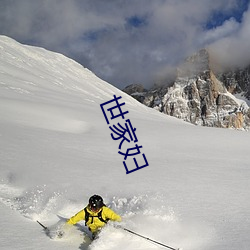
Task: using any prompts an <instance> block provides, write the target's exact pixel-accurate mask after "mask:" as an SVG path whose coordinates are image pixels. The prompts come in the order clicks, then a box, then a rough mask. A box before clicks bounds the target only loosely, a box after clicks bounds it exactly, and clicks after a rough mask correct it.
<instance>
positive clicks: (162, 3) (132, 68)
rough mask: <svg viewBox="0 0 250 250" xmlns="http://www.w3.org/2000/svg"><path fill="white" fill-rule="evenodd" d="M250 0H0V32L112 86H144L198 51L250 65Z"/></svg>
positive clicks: (223, 59)
mask: <svg viewBox="0 0 250 250" xmlns="http://www.w3.org/2000/svg"><path fill="white" fill-rule="evenodd" d="M249 1H250V0H0V34H2V35H7V36H9V37H12V38H14V39H16V40H17V41H19V42H22V43H25V44H30V45H36V46H41V47H44V48H47V49H49V50H52V51H57V52H61V53H63V54H65V55H67V56H69V57H70V58H73V59H75V60H76V61H78V62H80V63H81V64H82V65H83V66H84V67H87V68H89V69H90V70H91V71H93V72H94V73H95V74H96V75H98V76H99V77H101V78H102V79H104V80H106V81H108V82H110V83H111V84H113V85H115V86H117V87H119V88H124V87H125V86H126V85H128V84H131V83H142V84H144V85H145V86H149V85H150V84H152V83H153V82H156V81H159V80H161V79H164V77H165V76H166V74H167V72H168V71H169V69H171V68H173V67H174V66H176V65H177V64H178V63H179V62H180V61H181V60H182V59H183V58H186V57H187V56H189V55H191V54H192V53H193V52H195V51H197V50H199V49H200V48H204V47H208V46H210V47H212V48H213V51H214V52H216V54H217V56H218V59H219V60H222V61H223V62H224V63H228V62H231V63H232V62H234V63H236V62H237V63H239V62H240V63H249V62H250V8H248V5H249Z"/></svg>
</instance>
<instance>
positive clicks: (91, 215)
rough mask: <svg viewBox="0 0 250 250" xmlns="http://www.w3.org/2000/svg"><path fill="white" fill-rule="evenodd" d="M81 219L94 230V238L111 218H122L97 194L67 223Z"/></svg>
mask: <svg viewBox="0 0 250 250" xmlns="http://www.w3.org/2000/svg"><path fill="white" fill-rule="evenodd" d="M80 220H85V226H87V227H88V228H89V230H90V231H91V232H92V238H93V239H94V238H95V237H96V236H97V234H98V232H99V231H100V230H101V228H102V227H104V226H105V224H106V223H107V222H108V221H109V220H112V221H118V222H120V221H121V220H122V219H121V217H120V216H119V215H118V214H116V213H115V212H114V211H113V210H111V209H110V208H108V207H106V206H105V204H104V203H103V199H102V197H101V196H99V195H96V194H95V195H93V196H91V197H90V198H89V204H88V205H87V206H86V207H85V208H84V209H82V210H81V211H79V212H78V213H77V214H75V215H74V216H72V217H71V218H70V219H69V220H68V221H67V224H69V225H74V224H76V223H77V222H78V221H80Z"/></svg>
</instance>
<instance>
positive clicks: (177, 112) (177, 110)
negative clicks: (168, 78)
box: [126, 49, 250, 129]
mask: <svg viewBox="0 0 250 250" xmlns="http://www.w3.org/2000/svg"><path fill="white" fill-rule="evenodd" d="M210 64H211V60H210V55H209V52H208V50H206V49H202V50H200V51H198V52H197V53H195V54H194V55H192V56H190V57H188V58H187V59H186V60H185V61H184V62H183V63H182V64H181V65H180V66H179V67H178V69H177V76H176V79H175V81H174V82H173V84H171V86H169V85H168V86H164V85H163V86H161V87H154V88H152V89H151V90H149V91H146V90H145V89H143V88H142V87H140V90H141V91H138V86H137V91H136V92H133V91H132V92H130V93H129V94H130V95H132V96H133V97H135V98H136V99H137V100H138V101H140V102H142V103H144V104H145V105H147V106H149V107H152V108H155V109H157V110H159V111H160V112H163V113H165V114H167V115H171V116H175V117H177V118H180V119H183V120H185V121H187V122H191V123H193V124H196V125H202V126H211V127H223V128H236V129H248V128H249V127H250V109H249V106H248V105H247V103H246V102H245V101H244V100H241V99H238V98H236V97H235V96H234V95H233V94H234V93H236V92H237V93H239V92H241V93H245V96H246V93H248V92H247V90H246V89H245V88H247V87H248V86H249V85H250V83H249V80H250V77H249V76H250V74H249V71H246V70H242V71H240V72H238V73H236V72H226V73H220V74H216V73H214V71H213V70H212V68H213V67H212V65H210ZM249 70H250V67H249ZM247 72H248V73H247ZM130 89H131V87H130ZM142 89H143V91H142ZM126 92H127V91H126ZM127 93H128V92H127ZM249 93H250V91H249ZM249 96H250V95H249Z"/></svg>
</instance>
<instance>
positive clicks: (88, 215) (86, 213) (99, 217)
mask: <svg viewBox="0 0 250 250" xmlns="http://www.w3.org/2000/svg"><path fill="white" fill-rule="evenodd" d="M104 206H105V205H104ZM84 212H85V219H84V220H85V226H87V222H88V221H89V219H90V218H91V219H92V221H91V223H90V224H92V223H93V221H94V217H97V218H98V219H99V220H100V221H102V222H104V223H107V222H108V221H109V219H107V220H104V219H103V218H102V210H101V211H100V212H99V213H98V214H97V215H96V216H93V215H90V213H89V212H88V210H87V207H85V208H84Z"/></svg>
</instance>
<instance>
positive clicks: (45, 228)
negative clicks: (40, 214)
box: [36, 220, 48, 231]
mask: <svg viewBox="0 0 250 250" xmlns="http://www.w3.org/2000/svg"><path fill="white" fill-rule="evenodd" d="M36 222H37V223H38V224H39V225H40V226H42V227H43V229H44V230H45V231H46V230H48V228H47V227H45V226H44V225H43V224H42V223H41V222H40V221H38V220H37V221H36Z"/></svg>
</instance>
